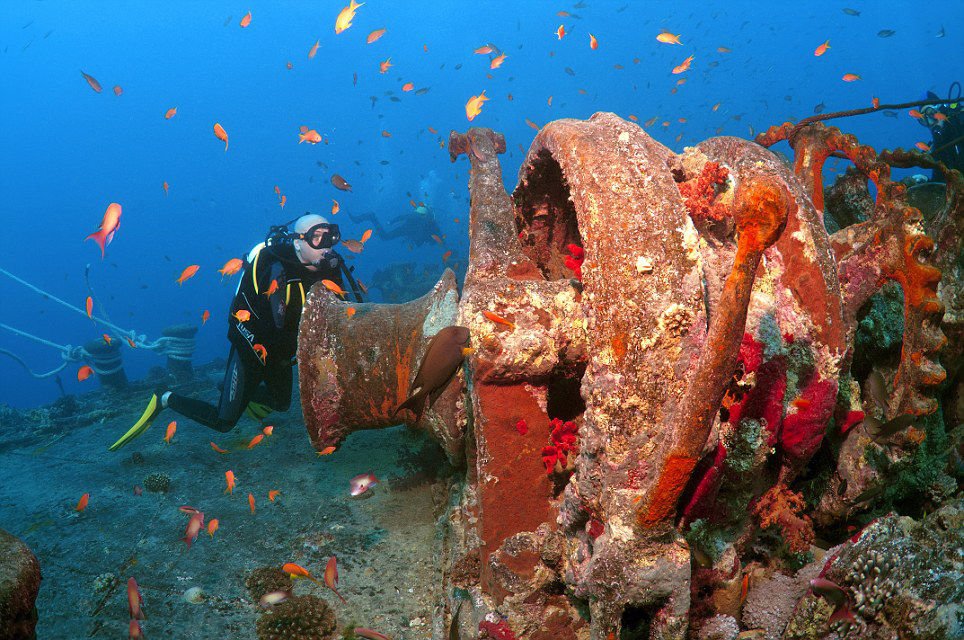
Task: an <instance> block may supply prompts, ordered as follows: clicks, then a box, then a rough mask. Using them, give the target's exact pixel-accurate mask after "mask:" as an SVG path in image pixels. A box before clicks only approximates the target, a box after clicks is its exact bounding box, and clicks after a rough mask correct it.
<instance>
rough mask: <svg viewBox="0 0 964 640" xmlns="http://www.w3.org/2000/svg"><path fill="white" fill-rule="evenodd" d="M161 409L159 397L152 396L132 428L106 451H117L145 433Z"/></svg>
mask: <svg viewBox="0 0 964 640" xmlns="http://www.w3.org/2000/svg"><path fill="white" fill-rule="evenodd" d="M163 408H164V407H163V406H161V399H160V397H158V395H157V394H156V393H155V394H154V395H152V396H151V399H150V400H149V401H148V403H147V408H146V409H144V413H142V414H141V417H140V419H138V421H137V422H135V423H134V426H133V427H131V428H130V429H128V430H127V433H125V434H124V435H122V436H121V437H120V440H118V441H117V442H115V443H114V444H112V445H111V446H110V447H109V448H108V449H107V450H108V451H117V450H118V449H120V448H121V447H123V446H124V445H125V444H127V443H128V442H130V441H131V440H133V439H134V438H136V437H137V436H139V435H141V434H142V433H144V432H145V431H147V428H148V427H149V426H151V423H152V422H153V421H154V418H156V417H157V414H159V413H160V412H161V409H163Z"/></svg>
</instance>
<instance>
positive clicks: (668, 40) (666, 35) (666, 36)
mask: <svg viewBox="0 0 964 640" xmlns="http://www.w3.org/2000/svg"><path fill="white" fill-rule="evenodd" d="M656 39H657V40H659V41H660V42H662V43H663V44H683V43H682V42H680V41H679V34H676V35H673V34H672V33H670V32H669V31H663V32H662V33H660V34H659V35H658V36H656Z"/></svg>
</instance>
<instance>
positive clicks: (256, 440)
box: [248, 433, 264, 449]
mask: <svg viewBox="0 0 964 640" xmlns="http://www.w3.org/2000/svg"><path fill="white" fill-rule="evenodd" d="M262 440H264V434H263V433H259V434H258V435H256V436H255V437H253V438H251V442H249V443H248V449H254V448H255V447H256V446H258V445H259V444H261V441H262Z"/></svg>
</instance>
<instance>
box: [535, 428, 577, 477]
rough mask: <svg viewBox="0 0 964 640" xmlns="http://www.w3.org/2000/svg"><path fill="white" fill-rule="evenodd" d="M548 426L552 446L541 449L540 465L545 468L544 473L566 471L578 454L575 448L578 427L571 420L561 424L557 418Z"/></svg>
mask: <svg viewBox="0 0 964 640" xmlns="http://www.w3.org/2000/svg"><path fill="white" fill-rule="evenodd" d="M549 426H551V427H552V431H551V432H550V434H549V438H550V440H551V441H552V444H550V445H547V446H545V447H543V448H542V463H543V464H544V465H545V466H546V473H547V474H551V473H553V472H554V471H555V472H557V473H558V472H562V471H568V470H569V469H571V468H572V464H573V460H574V459H575V456H576V454H577V453H578V452H579V449H578V448H577V446H576V441H577V440H578V434H579V427H577V426H576V423H575V422H573V421H572V420H567V421H565V422H563V421H562V420H560V419H559V418H553V419H552V421H551V422H550V423H549Z"/></svg>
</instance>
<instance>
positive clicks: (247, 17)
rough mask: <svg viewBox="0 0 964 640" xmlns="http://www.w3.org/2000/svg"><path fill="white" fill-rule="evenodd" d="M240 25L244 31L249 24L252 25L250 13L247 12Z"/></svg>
mask: <svg viewBox="0 0 964 640" xmlns="http://www.w3.org/2000/svg"><path fill="white" fill-rule="evenodd" d="M240 24H241V28H242V29H244V28H245V27H247V26H248V25H249V24H251V12H250V11H249V12H247V13H246V14H244V17H243V18H241V23H240Z"/></svg>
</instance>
